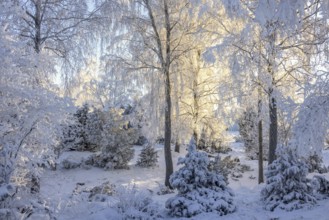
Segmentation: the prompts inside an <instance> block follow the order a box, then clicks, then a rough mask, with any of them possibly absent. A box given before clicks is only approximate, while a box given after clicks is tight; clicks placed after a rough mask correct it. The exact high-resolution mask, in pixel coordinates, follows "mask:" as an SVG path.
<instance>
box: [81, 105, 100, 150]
mask: <svg viewBox="0 0 329 220" xmlns="http://www.w3.org/2000/svg"><path fill="white" fill-rule="evenodd" d="M101 115H102V112H101V111H100V110H99V109H94V111H93V112H90V113H89V114H88V115H87V120H86V132H85V134H86V136H87V137H86V140H87V144H88V146H87V150H89V151H97V150H99V149H100V143H101V140H102V131H103V121H102V118H101Z"/></svg>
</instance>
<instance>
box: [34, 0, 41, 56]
mask: <svg viewBox="0 0 329 220" xmlns="http://www.w3.org/2000/svg"><path fill="white" fill-rule="evenodd" d="M34 26H35V36H34V49H35V51H36V52H37V53H40V51H41V1H40V0H38V1H37V2H36V3H35V17H34Z"/></svg>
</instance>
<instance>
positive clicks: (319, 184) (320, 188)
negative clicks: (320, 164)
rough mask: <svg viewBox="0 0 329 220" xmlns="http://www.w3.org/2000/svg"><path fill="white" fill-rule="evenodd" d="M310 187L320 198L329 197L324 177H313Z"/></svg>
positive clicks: (327, 182)
mask: <svg viewBox="0 0 329 220" xmlns="http://www.w3.org/2000/svg"><path fill="white" fill-rule="evenodd" d="M312 185H313V186H314V188H315V190H316V192H317V193H319V194H320V197H321V198H328V197H329V181H328V180H327V179H326V178H325V177H323V176H319V175H316V176H314V177H313V180H312Z"/></svg>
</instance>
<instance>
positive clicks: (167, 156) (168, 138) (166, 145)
mask: <svg viewBox="0 0 329 220" xmlns="http://www.w3.org/2000/svg"><path fill="white" fill-rule="evenodd" d="M165 77H166V79H165V93H166V94H165V96H166V97H165V98H166V108H165V143H164V153H165V162H166V179H165V185H166V186H167V187H170V188H171V185H170V182H169V178H170V175H171V174H172V173H173V171H174V168H173V162H172V157H171V148H170V141H171V96H170V92H171V87H170V78H169V71H166V72H165Z"/></svg>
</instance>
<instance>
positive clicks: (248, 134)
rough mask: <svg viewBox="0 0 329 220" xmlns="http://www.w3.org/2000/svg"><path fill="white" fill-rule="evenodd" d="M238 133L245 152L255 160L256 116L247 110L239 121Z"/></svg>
mask: <svg viewBox="0 0 329 220" xmlns="http://www.w3.org/2000/svg"><path fill="white" fill-rule="evenodd" d="M239 133H240V135H241V137H242V139H243V142H244V146H245V148H246V152H247V153H248V154H249V155H250V156H251V157H255V158H256V152H257V150H256V149H257V147H258V141H257V140H258V139H257V114H256V113H255V111H253V110H252V109H251V108H247V109H246V111H245V112H244V113H243V115H242V117H241V118H240V120H239Z"/></svg>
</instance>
